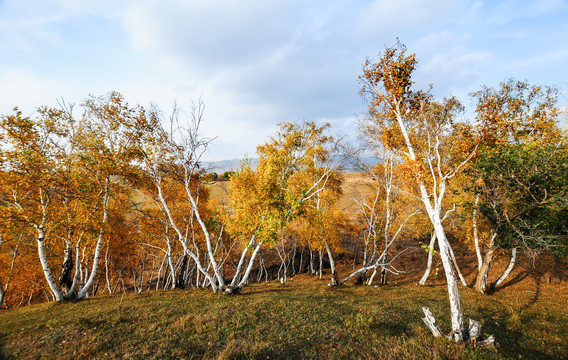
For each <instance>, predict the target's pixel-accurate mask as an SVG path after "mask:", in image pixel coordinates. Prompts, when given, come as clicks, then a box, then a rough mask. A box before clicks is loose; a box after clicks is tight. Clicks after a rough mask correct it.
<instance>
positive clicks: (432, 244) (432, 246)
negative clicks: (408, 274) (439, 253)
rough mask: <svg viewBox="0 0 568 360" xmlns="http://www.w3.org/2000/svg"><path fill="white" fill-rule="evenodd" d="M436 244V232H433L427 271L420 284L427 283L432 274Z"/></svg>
mask: <svg viewBox="0 0 568 360" xmlns="http://www.w3.org/2000/svg"><path fill="white" fill-rule="evenodd" d="M435 244H436V233H435V232H433V233H432V237H431V238H430V245H429V246H428V262H427V264H426V271H424V275H422V278H421V279H420V281H419V282H418V284H419V285H425V284H426V280H428V276H430V272H431V271H432V258H433V255H434V245H435Z"/></svg>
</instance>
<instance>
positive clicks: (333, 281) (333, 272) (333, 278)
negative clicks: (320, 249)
mask: <svg viewBox="0 0 568 360" xmlns="http://www.w3.org/2000/svg"><path fill="white" fill-rule="evenodd" d="M325 248H326V249H327V256H328V258H329V266H330V267H331V286H337V285H339V278H338V277H337V270H336V269H335V261H334V260H333V254H332V253H331V248H330V247H329V244H328V243H327V241H325Z"/></svg>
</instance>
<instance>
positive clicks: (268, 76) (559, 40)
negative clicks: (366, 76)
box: [0, 0, 568, 159]
mask: <svg viewBox="0 0 568 360" xmlns="http://www.w3.org/2000/svg"><path fill="white" fill-rule="evenodd" d="M566 15H567V14H566V3H565V1H555V0H550V1H544V0H543V1H539V2H530V3H528V2H517V1H509V0H505V1H498V2H481V1H475V0H462V1H456V2H454V1H450V0H431V1H426V0H401V1H398V2H393V1H386V0H375V1H369V0H354V1H351V2H344V1H341V0H313V1H300V0H292V1H284V0H280V1H265V0H241V1H237V0H227V1H222V0H186V1H183V2H180V1H174V0H164V1H158V0H142V1H135V0H124V1H114V0H103V1H96V2H93V1H90V0H52V1H47V0H42V1H40V0H29V1H21V0H6V1H4V2H2V3H0V39H2V41H0V81H1V82H2V83H0V94H1V96H0V113H5V112H7V111H9V109H11V108H12V107H13V106H15V105H20V106H22V107H23V106H24V105H25V106H30V108H31V107H35V106H38V105H44V104H45V105H54V104H55V103H56V99H57V98H59V97H64V98H65V99H66V100H68V101H73V102H80V101H81V99H83V98H85V97H86V96H87V95H88V94H89V93H94V94H104V93H106V92H108V91H110V90H118V91H121V92H122V93H123V95H124V96H125V97H126V98H127V99H128V100H129V102H131V103H140V104H142V105H145V104H147V103H148V102H149V101H153V102H155V103H157V104H158V105H159V106H160V107H162V108H163V109H164V111H165V112H166V113H167V111H169V109H170V108H171V105H172V103H173V101H175V100H177V101H178V103H179V104H180V106H182V107H185V108H187V107H188V106H189V104H190V103H191V101H192V100H196V99H198V98H199V97H200V96H203V100H204V101H205V103H206V113H205V116H206V121H205V123H204V131H205V134H206V135H207V136H210V137H214V136H218V138H217V140H216V141H215V142H214V145H213V147H212V150H211V152H210V155H209V156H210V157H211V158H212V159H221V158H225V157H229V155H230V157H238V156H241V155H242V154H243V153H245V152H248V153H249V155H253V154H254V149H255V146H256V145H257V144H258V143H261V142H263V141H265V140H266V137H267V136H268V135H269V134H270V133H271V132H272V131H274V129H275V124H276V123H277V122H280V121H294V120H299V119H311V120H318V119H335V120H333V123H334V126H337V127H338V129H336V130H337V131H339V132H344V133H348V132H353V131H354V126H353V125H352V121H350V120H349V119H351V118H352V117H354V116H357V115H360V114H361V113H362V112H363V111H365V110H366V105H365V104H364V103H363V102H362V100H361V99H360V98H359V96H358V90H359V86H360V85H359V84H358V83H357V76H358V75H359V74H360V72H361V64H362V63H363V62H364V60H365V58H367V57H369V58H370V59H376V56H377V54H378V53H379V52H381V51H382V50H383V49H384V46H385V45H387V46H390V45H392V44H394V42H395V38H396V37H400V39H401V41H402V42H404V43H405V44H406V45H407V46H408V50H409V51H410V52H416V53H417V57H418V60H419V64H418V72H417V74H416V77H415V79H416V81H417V82H418V83H419V85H421V86H424V85H426V84H428V83H434V85H435V89H437V90H436V93H437V94H439V95H448V94H450V93H453V94H456V95H459V96H462V95H463V96H465V95H466V94H467V93H468V92H470V91H473V90H476V89H477V87H478V86H479V84H481V83H484V84H487V85H490V86H491V85H496V84H497V83H498V82H499V81H502V80H503V79H504V78H506V77H508V76H513V77H517V78H520V79H524V78H529V79H530V80H532V81H534V82H543V81H544V82H548V83H550V81H555V79H556V80H557V81H562V78H563V76H564V74H565V69H564V68H565V63H566V57H565V48H564V47H565V43H566V41H565V39H566V38H567V37H568V23H566V21H565V18H566ZM564 77H565V76H564ZM551 79H552V80H551ZM564 80H565V79H564ZM26 104H28V105H26ZM346 119H347V120H346Z"/></svg>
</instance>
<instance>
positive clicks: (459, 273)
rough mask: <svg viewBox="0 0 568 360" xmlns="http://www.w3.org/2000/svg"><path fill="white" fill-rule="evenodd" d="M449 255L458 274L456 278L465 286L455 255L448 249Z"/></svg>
mask: <svg viewBox="0 0 568 360" xmlns="http://www.w3.org/2000/svg"><path fill="white" fill-rule="evenodd" d="M450 254H451V256H452V263H453V264H454V267H455V269H456V272H457V273H458V277H459V279H460V281H461V283H462V285H463V286H467V282H466V281H465V279H464V277H463V275H462V273H461V271H460V267H459V266H458V262H457V261H456V255H455V254H454V250H453V249H452V248H451V247H450Z"/></svg>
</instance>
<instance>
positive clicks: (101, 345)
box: [0, 277, 568, 359]
mask: <svg viewBox="0 0 568 360" xmlns="http://www.w3.org/2000/svg"><path fill="white" fill-rule="evenodd" d="M297 278H298V277H297ZM462 298H463V304H464V312H465V319H466V320H467V319H468V318H470V317H471V318H475V319H477V320H480V321H481V322H482V324H483V326H484V327H483V332H484V333H485V335H489V334H495V336H496V338H497V341H498V342H499V343H500V347H499V349H493V350H486V349H474V348H470V347H466V346H464V345H459V344H454V343H451V342H449V341H447V340H445V339H434V338H433V337H432V336H431V335H430V333H429V332H428V330H427V329H426V327H425V326H424V325H423V323H422V321H421V320H420V318H421V316H422V312H421V307H422V306H428V307H430V309H431V310H432V312H433V313H434V315H435V316H436V317H437V318H438V320H439V322H440V323H441V326H442V327H443V328H444V329H448V328H449V314H448V304H447V303H448V301H447V293H446V290H445V287H444V286H429V287H419V286H415V285H407V286H401V287H397V286H385V287H379V288H374V287H363V286H345V287H341V288H329V287H327V286H325V285H324V283H320V282H313V281H310V280H306V281H302V280H301V279H300V280H295V281H294V283H290V284H288V285H281V284H279V283H276V282H272V283H266V284H255V285H251V286H248V287H246V288H245V289H244V291H243V293H242V294H241V295H236V296H225V295H219V294H214V293H212V292H211V291H208V290H187V291H169V292H147V293H142V294H124V295H112V296H102V297H97V298H93V299H88V300H86V301H82V302H77V303H72V302H70V303H62V304H56V303H46V304H39V305H34V306H29V307H24V308H21V309H17V310H7V311H2V312H1V313H0V323H1V324H2V327H1V329H0V344H1V345H0V358H2V357H3V358H7V359H11V358H15V359H20V358H21V359H27V358H30V359H36V358H46V359H56V358H57V359H68V358H69V359H70V358H105V359H106V358H121V359H122V358H124V359H168V358H170V359H171V358H211V359H216V358H218V359H235V358H237V359H238V358H242V359H274V358H284V359H286V358H289V359H302V358H317V359H350V358H351V359H361V358H377V359H501V358H505V359H507V358H510V359H517V358H528V359H539V358H541V359H550V358H554V359H562V358H568V338H567V337H566V336H565V334H566V331H567V330H568V313H567V310H568V305H567V304H568V291H567V287H566V285H555V286H548V287H543V288H542V289H539V290H538V291H537V292H527V291H516V292H515V291H513V290H508V291H503V292H497V293H495V294H494V295H491V296H485V295H480V294H476V293H474V292H473V291H471V289H462Z"/></svg>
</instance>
